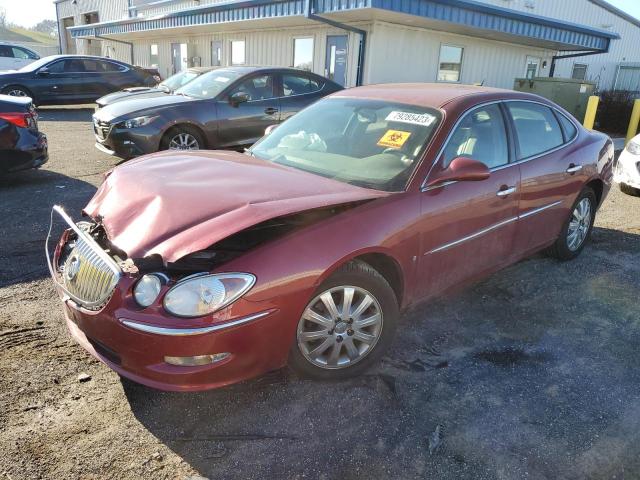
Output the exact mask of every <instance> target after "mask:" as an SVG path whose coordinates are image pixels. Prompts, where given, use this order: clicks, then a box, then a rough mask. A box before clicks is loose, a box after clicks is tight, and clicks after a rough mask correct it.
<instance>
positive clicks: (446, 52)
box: [438, 45, 464, 82]
mask: <svg viewBox="0 0 640 480" xmlns="http://www.w3.org/2000/svg"><path fill="white" fill-rule="evenodd" d="M463 50H464V49H463V48H462V47H454V46H453V45H441V46H440V65H439V68H438V81H439V82H459V81H460V74H461V72H462V54H463Z"/></svg>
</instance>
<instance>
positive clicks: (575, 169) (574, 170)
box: [566, 163, 582, 175]
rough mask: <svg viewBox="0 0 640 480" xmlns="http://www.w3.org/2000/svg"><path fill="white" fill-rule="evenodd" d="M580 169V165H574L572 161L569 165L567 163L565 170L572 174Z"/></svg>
mask: <svg viewBox="0 0 640 480" xmlns="http://www.w3.org/2000/svg"><path fill="white" fill-rule="evenodd" d="M580 170H582V165H575V164H573V163H572V164H571V165H569V168H567V170H566V172H567V173H570V174H572V175H573V174H574V173H576V172H579V171H580Z"/></svg>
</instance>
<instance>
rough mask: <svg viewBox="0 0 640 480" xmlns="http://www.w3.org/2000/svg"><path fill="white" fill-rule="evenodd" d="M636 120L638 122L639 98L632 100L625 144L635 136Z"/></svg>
mask: <svg viewBox="0 0 640 480" xmlns="http://www.w3.org/2000/svg"><path fill="white" fill-rule="evenodd" d="M638 122H640V100H636V101H635V102H633V111H632V112H631V121H630V122H629V129H628V130H627V139H626V140H625V142H624V144H625V145H626V144H627V143H629V142H630V141H631V139H632V138H633V137H635V136H636V133H637V132H638Z"/></svg>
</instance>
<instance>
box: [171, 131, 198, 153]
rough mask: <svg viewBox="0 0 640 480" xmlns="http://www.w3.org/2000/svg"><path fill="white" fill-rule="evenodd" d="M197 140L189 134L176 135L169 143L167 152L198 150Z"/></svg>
mask: <svg viewBox="0 0 640 480" xmlns="http://www.w3.org/2000/svg"><path fill="white" fill-rule="evenodd" d="M199 149H200V145H199V144H198V139H197V138H196V137H194V136H193V135H191V134H190V133H185V132H182V133H178V134H177V135H174V136H173V137H172V138H171V140H170V141H169V150H199Z"/></svg>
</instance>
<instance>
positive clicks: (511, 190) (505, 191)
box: [496, 187, 516, 197]
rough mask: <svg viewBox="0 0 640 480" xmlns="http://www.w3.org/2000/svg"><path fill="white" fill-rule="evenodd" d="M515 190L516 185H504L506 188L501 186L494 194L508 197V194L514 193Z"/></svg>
mask: <svg viewBox="0 0 640 480" xmlns="http://www.w3.org/2000/svg"><path fill="white" fill-rule="evenodd" d="M515 191H516V187H506V188H501V189H500V190H498V192H497V193H496V195H497V196H498V197H508V196H509V195H511V194H512V193H515Z"/></svg>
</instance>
